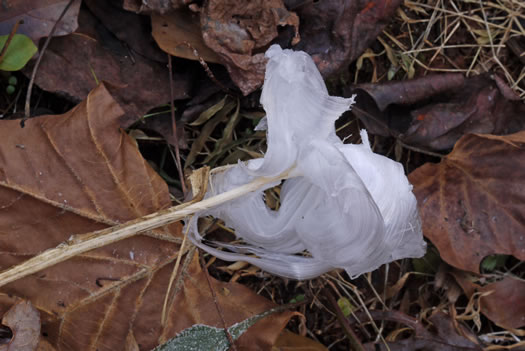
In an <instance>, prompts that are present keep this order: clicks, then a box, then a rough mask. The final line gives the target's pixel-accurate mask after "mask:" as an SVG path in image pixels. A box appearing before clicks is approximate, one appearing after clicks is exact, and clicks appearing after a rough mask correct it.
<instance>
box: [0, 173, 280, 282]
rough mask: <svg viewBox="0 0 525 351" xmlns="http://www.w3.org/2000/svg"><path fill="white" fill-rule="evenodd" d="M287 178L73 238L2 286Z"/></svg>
mask: <svg viewBox="0 0 525 351" xmlns="http://www.w3.org/2000/svg"><path fill="white" fill-rule="evenodd" d="M287 177H288V172H285V173H283V174H281V175H279V176H277V177H271V178H262V177H261V178H257V179H255V180H253V181H252V182H250V183H247V184H244V185H242V186H240V187H238V188H235V189H232V190H230V191H227V192H224V193H221V194H219V195H216V196H212V197H209V198H207V199H204V200H202V201H199V202H195V203H190V204H182V205H178V206H174V207H170V208H168V209H165V210H161V211H158V212H155V213H152V214H149V215H146V216H143V217H140V218H137V219H134V220H132V221H129V222H126V223H124V224H120V225H116V226H113V227H110V228H106V229H103V230H98V231H94V232H90V233H87V234H82V235H79V236H77V237H73V238H71V239H69V240H68V241H66V242H64V243H62V244H60V245H58V246H57V247H55V248H52V249H49V250H46V251H44V252H42V253H41V254H39V255H37V256H35V257H33V258H31V259H29V260H27V261H25V262H23V263H21V264H19V265H16V266H14V267H12V268H9V269H7V270H5V271H3V272H2V273H0V286H3V285H6V284H8V283H11V282H13V281H15V280H18V279H21V278H23V277H26V276H28V275H30V274H34V273H36V272H39V271H41V270H43V269H45V268H48V267H51V266H53V265H55V264H57V263H60V262H62V261H65V260H67V259H69V258H71V257H73V256H76V255H80V254H82V253H84V252H87V251H90V250H93V249H96V248H99V247H102V246H105V245H109V244H112V243H114V242H117V241H120V240H124V239H127V238H130V237H132V236H135V235H137V234H140V233H143V232H146V231H149V230H152V229H155V228H158V227H162V226H164V225H167V224H170V223H173V222H176V221H178V220H181V219H183V218H185V217H187V216H190V215H193V214H195V213H196V212H199V211H204V210H207V209H210V208H213V207H215V206H218V205H221V204H223V203H225V202H228V201H231V200H234V199H237V198H239V197H241V196H244V195H246V194H248V193H251V192H253V191H256V190H258V189H259V188H261V187H263V186H265V185H267V184H270V183H273V182H276V181H279V180H282V179H286V178H287Z"/></svg>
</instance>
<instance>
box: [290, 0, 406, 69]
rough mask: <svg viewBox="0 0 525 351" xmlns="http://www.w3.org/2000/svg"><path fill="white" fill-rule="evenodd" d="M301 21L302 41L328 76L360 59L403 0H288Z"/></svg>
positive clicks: (297, 48) (303, 46)
mask: <svg viewBox="0 0 525 351" xmlns="http://www.w3.org/2000/svg"><path fill="white" fill-rule="evenodd" d="M286 4H287V5H288V8H289V9H290V10H292V11H296V12H297V14H298V15H299V18H300V20H301V27H300V28H301V31H300V33H301V41H300V42H299V44H298V45H297V46H296V47H295V48H294V49H296V50H303V51H306V52H307V53H309V54H310V55H311V56H312V58H313V59H314V61H315V63H316V64H317V67H319V70H320V71H321V74H322V75H323V76H324V77H327V76H329V75H332V74H335V73H337V72H338V71H340V70H342V69H345V68H346V67H347V66H348V64H349V63H351V62H352V61H354V60H355V59H357V58H358V57H359V56H360V55H361V54H362V53H363V52H364V51H365V50H366V48H368V47H369V46H370V44H372V42H373V41H374V40H375V39H376V37H377V35H378V34H379V33H381V31H382V30H383V28H384V26H385V25H386V24H387V23H389V22H390V20H391V18H392V16H393V15H394V13H395V11H396V9H397V7H398V6H399V5H400V4H401V0H323V1H306V2H305V1H298V0H288V1H286Z"/></svg>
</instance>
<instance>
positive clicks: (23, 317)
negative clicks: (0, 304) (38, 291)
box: [0, 300, 40, 351]
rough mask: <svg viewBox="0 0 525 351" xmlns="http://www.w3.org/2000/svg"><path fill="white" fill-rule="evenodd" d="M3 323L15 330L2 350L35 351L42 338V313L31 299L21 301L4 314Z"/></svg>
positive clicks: (0, 348)
mask: <svg viewBox="0 0 525 351" xmlns="http://www.w3.org/2000/svg"><path fill="white" fill-rule="evenodd" d="M2 324H3V325H5V326H8V327H9V328H10V329H11V331H12V332H13V338H12V339H11V341H10V342H9V344H7V345H1V344H0V351H33V350H35V349H36V346H37V345H38V340H39V339H40V315H39V313H38V311H37V309H36V308H34V307H33V305H31V302H29V301H23V300H22V301H19V302H17V303H16V304H15V305H13V307H11V308H10V309H9V311H7V312H6V313H5V314H4V317H3V318H2Z"/></svg>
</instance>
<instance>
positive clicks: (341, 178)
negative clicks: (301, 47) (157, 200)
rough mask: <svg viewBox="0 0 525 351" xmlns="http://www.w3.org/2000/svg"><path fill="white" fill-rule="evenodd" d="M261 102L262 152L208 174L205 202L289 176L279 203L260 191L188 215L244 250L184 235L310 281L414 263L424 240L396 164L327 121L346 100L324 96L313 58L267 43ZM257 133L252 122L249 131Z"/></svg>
mask: <svg viewBox="0 0 525 351" xmlns="http://www.w3.org/2000/svg"><path fill="white" fill-rule="evenodd" d="M266 56H267V57H268V58H269V62H268V64H267V66H266V76H265V81H264V87H263V91H262V96H261V103H262V104H263V106H264V109H265V110H266V116H267V117H266V119H265V120H263V121H262V123H261V124H260V126H261V125H264V127H263V128H265V129H266V127H267V136H268V150H267V152H266V155H265V156H264V158H261V159H255V160H251V161H248V162H247V163H241V162H240V163H239V164H237V165H235V166H233V167H230V168H227V169H225V170H224V171H222V172H218V173H216V174H213V175H212V176H211V179H210V184H209V187H208V191H207V194H206V197H210V196H214V195H218V194H220V193H223V192H225V191H229V190H232V189H234V188H236V187H238V186H240V185H243V184H246V183H248V182H251V181H253V180H254V179H256V178H258V177H278V176H279V175H282V178H288V179H286V180H285V181H284V183H283V185H282V189H281V207H280V208H279V210H277V211H274V210H272V209H270V208H268V207H267V206H266V203H265V201H264V198H263V191H264V190H265V189H268V188H271V187H273V186H275V185H276V184H275V183H274V184H269V185H267V186H266V187H264V188H262V189H260V190H259V191H256V192H253V193H250V194H248V195H245V196H243V197H241V198H238V199H236V200H233V201H230V202H227V203H225V204H222V205H220V206H218V207H215V208H213V209H211V210H207V211H203V212H201V213H198V214H197V216H196V217H198V216H203V215H212V216H214V217H217V218H221V219H223V220H224V222H225V224H226V225H227V226H229V227H231V228H234V229H235V233H236V235H237V236H238V237H239V238H242V239H243V241H244V242H245V243H246V244H243V245H232V244H226V243H218V242H209V241H207V240H205V239H204V238H202V236H201V235H200V234H199V232H198V228H197V223H196V222H197V221H196V220H192V221H190V223H189V224H188V225H189V226H190V228H189V229H190V231H189V233H190V234H189V235H190V239H191V240H192V242H193V243H194V244H195V245H197V246H199V247H201V248H202V249H204V250H206V251H207V252H209V253H211V254H213V255H215V256H217V257H218V258H220V259H223V260H227V261H246V262H249V263H252V264H254V265H256V266H258V267H260V268H262V269H263V270H265V271H268V272H270V273H273V274H276V275H280V276H283V277H289V278H294V279H310V278H313V277H316V276H319V275H321V274H323V273H325V272H328V271H330V270H332V269H334V268H344V269H345V270H346V271H347V272H348V274H349V275H350V276H351V277H355V276H358V275H360V274H362V273H365V272H369V271H372V270H374V269H376V268H378V267H379V266H381V265H382V264H384V263H387V262H391V261H393V260H397V259H401V258H405V257H421V256H422V255H424V253H425V248H426V246H425V242H424V241H423V236H422V234H421V225H420V220H419V215H418V212H417V203H416V198H415V197H414V194H413V193H412V186H411V185H410V184H409V183H408V180H407V178H406V176H405V175H404V171H403V167H402V166H401V165H400V164H399V163H397V162H394V161H392V160H390V159H388V158H386V157H384V156H381V155H377V154H374V153H373V152H372V150H371V149H370V144H369V142H368V135H367V133H366V131H364V130H363V131H362V132H361V138H362V141H363V143H362V144H360V145H351V144H349V145H345V144H343V143H342V141H341V140H340V139H339V138H338V137H337V136H336V134H335V127H334V122H335V121H336V119H337V118H339V116H340V115H341V114H342V113H343V112H345V111H346V110H348V109H350V107H351V105H352V104H353V103H354V97H352V98H349V99H346V98H342V97H335V96H329V95H328V91H327V89H326V86H325V84H324V81H323V79H322V77H321V75H320V73H319V71H318V70H317V67H316V66H315V64H314V62H313V61H312V59H311V58H310V56H308V55H307V54H306V53H304V52H300V51H299V52H296V51H292V50H282V49H281V48H280V47H279V46H277V45H273V46H272V47H270V49H268V51H267V52H266ZM258 127H259V126H258Z"/></svg>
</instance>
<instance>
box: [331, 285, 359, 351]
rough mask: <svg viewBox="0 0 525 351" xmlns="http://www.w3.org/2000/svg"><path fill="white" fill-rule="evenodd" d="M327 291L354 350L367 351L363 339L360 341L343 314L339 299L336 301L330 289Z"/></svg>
mask: <svg viewBox="0 0 525 351" xmlns="http://www.w3.org/2000/svg"><path fill="white" fill-rule="evenodd" d="M325 292H326V296H327V297H328V300H329V301H330V304H331V305H332V307H333V308H334V310H335V313H336V314H337V319H338V320H339V322H340V323H341V326H342V327H343V329H344V331H345V334H346V336H347V337H348V340H349V341H350V345H351V346H352V350H355V351H365V348H364V346H363V344H362V343H361V341H359V339H358V338H357V335H355V333H354V331H353V330H352V327H351V326H350V323H348V320H347V319H346V317H345V315H344V314H343V311H341V308H340V307H339V305H338V304H337V301H335V297H334V295H332V293H331V292H330V290H328V289H326V290H325Z"/></svg>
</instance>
